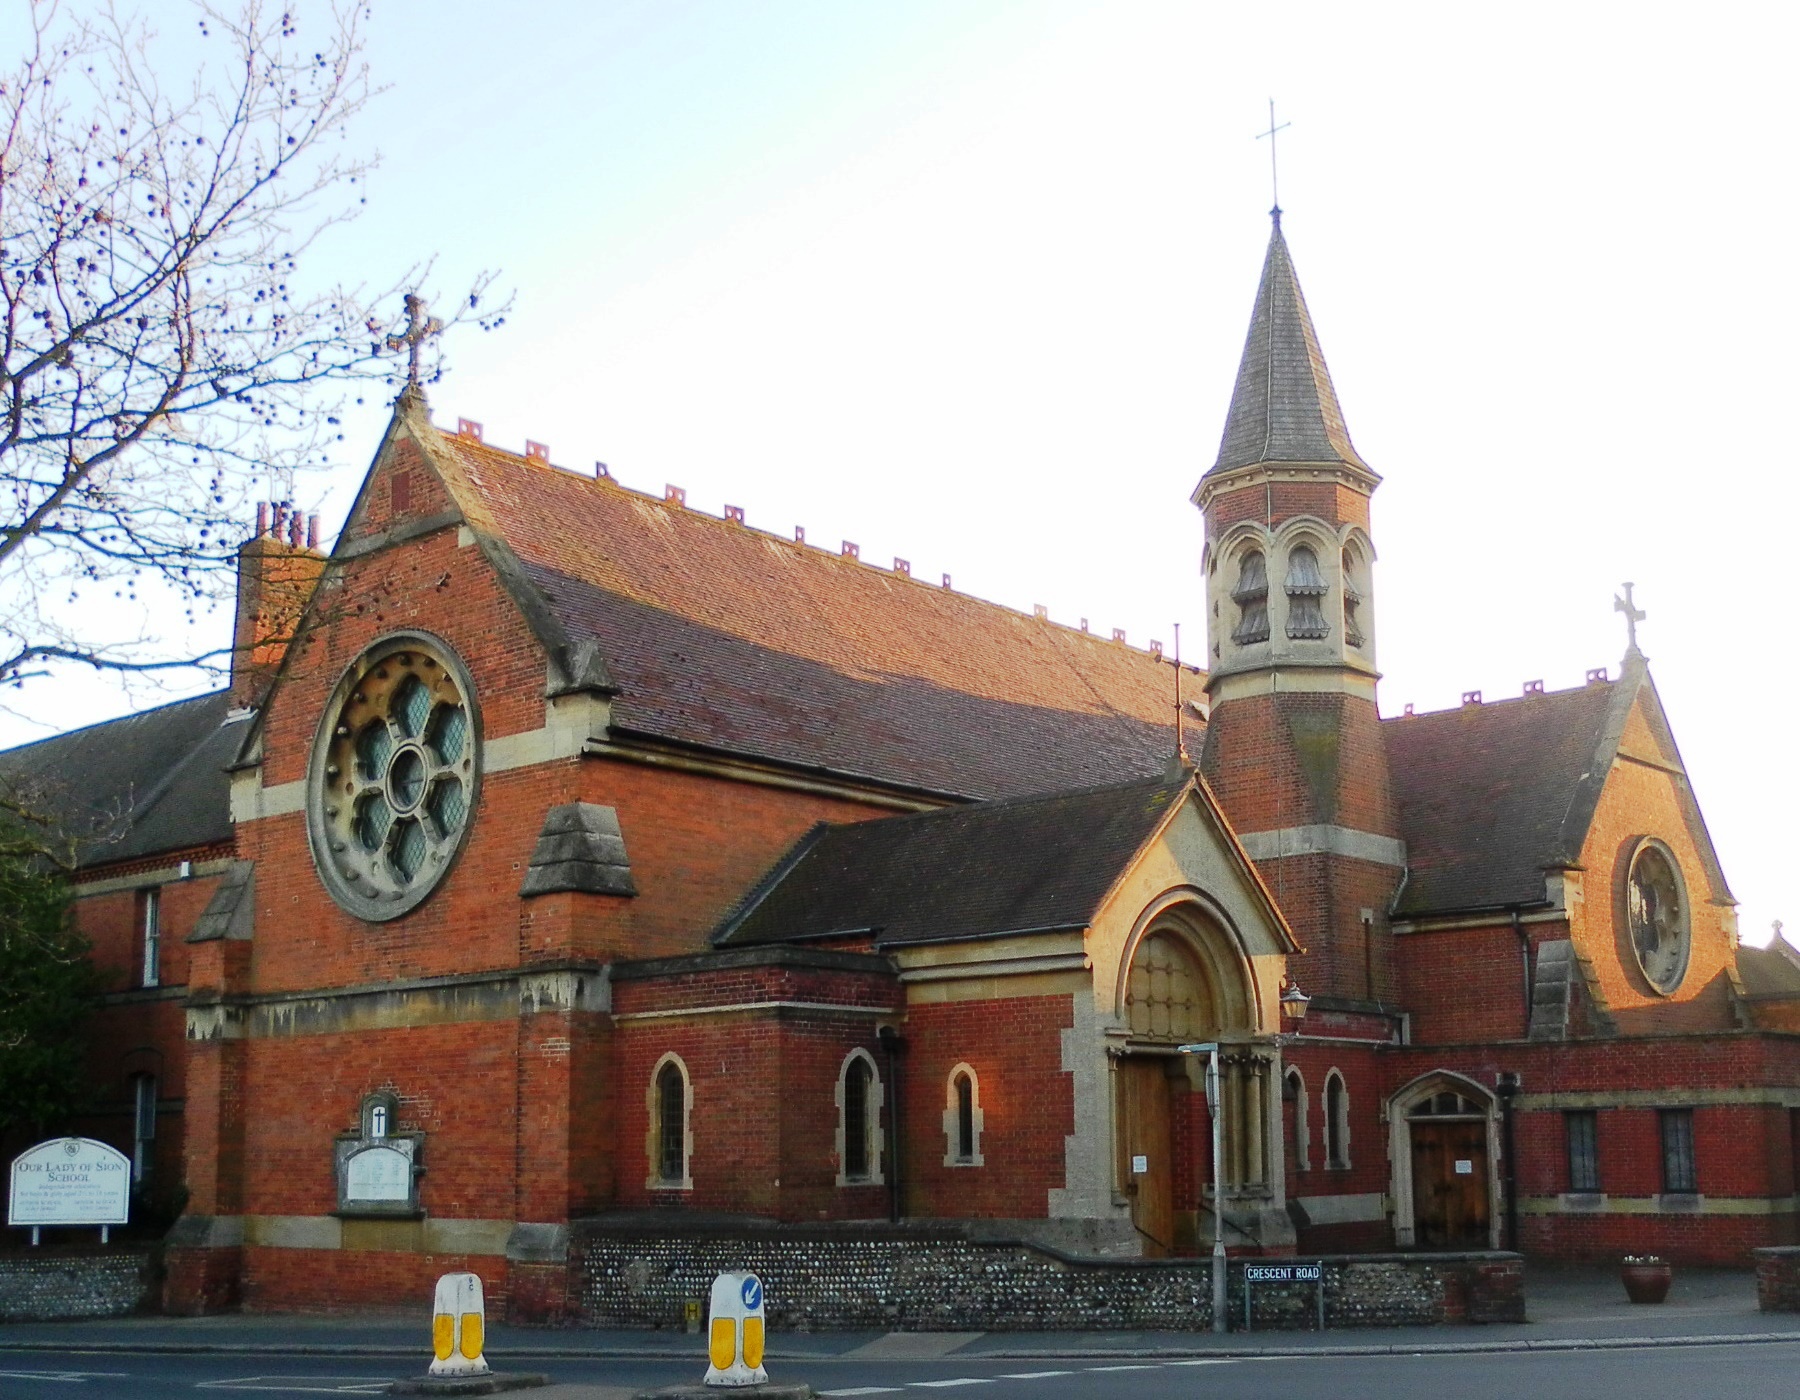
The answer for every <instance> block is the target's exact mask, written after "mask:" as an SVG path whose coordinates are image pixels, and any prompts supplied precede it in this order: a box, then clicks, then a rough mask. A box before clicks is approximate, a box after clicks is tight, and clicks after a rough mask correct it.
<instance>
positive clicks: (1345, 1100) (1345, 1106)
mask: <svg viewBox="0 0 1800 1400" xmlns="http://www.w3.org/2000/svg"><path fill="white" fill-rule="evenodd" d="M1334 1084H1335V1085H1336V1086H1337V1091H1338V1094H1337V1102H1336V1103H1333V1102H1332V1099H1331V1089H1332V1086H1333V1085H1334ZM1319 1113H1320V1123H1321V1125H1322V1129H1323V1132H1324V1134H1325V1152H1324V1156H1325V1170H1326V1171H1328V1172H1347V1171H1349V1170H1350V1086H1349V1084H1347V1083H1346V1082H1345V1080H1344V1072H1343V1071H1342V1070H1340V1069H1339V1068H1338V1067H1337V1066H1336V1065H1333V1066H1332V1067H1331V1068H1330V1069H1328V1070H1326V1071H1325V1087H1324V1088H1322V1089H1321V1090H1320V1091H1319Z"/></svg>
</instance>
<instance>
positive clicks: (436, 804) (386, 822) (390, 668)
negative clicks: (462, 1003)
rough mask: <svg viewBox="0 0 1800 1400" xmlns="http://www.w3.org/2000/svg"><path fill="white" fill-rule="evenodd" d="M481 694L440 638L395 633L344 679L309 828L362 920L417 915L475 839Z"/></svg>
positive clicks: (334, 882) (316, 768)
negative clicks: (477, 698)
mask: <svg viewBox="0 0 1800 1400" xmlns="http://www.w3.org/2000/svg"><path fill="white" fill-rule="evenodd" d="M476 719H477V716H476V713H475V701H474V692H473V689H472V687H471V686H470V683H469V674H468V671H467V670H466V669H465V668H464V667H463V664H462V662H461V661H460V660H459V659H458V658H457V656H456V654H455V653H454V652H453V651H451V650H450V648H449V647H447V646H445V645H444V644H443V643H442V642H440V641H438V640H437V639H435V638H432V637H426V636H422V635H418V634H414V633H407V634H403V635H399V636H394V637H388V638H386V639H385V640H383V641H380V642H378V643H376V644H375V645H374V646H373V647H371V648H370V649H369V650H368V651H367V652H365V653H364V654H363V655H362V656H361V657H360V658H358V660H357V661H356V663H355V664H354V665H352V666H351V667H350V669H349V670H347V671H346V672H345V673H344V676H343V679H342V680H340V681H339V682H338V685H337V689H336V690H335V691H334V692H333V693H332V698H331V703H330V704H329V705H328V706H327V707H326V711H325V716H324V719H323V720H322V721H321V723H320V725H319V733H318V737H317V738H316V739H315V741H314V743H313V761H312V769H311V773H310V775H309V779H308V792H307V833H308V835H309V836H310V837H311V840H312V849H313V861H314V863H315V864H316V865H317V866H318V868H319V873H320V875H321V876H322V877H323V879H324V881H325V886H326V888H327V889H329V890H330V891H331V894H332V897H333V898H335V899H336V900H337V901H338V903H339V904H342V905H343V906H344V907H345V908H346V909H348V910H349V911H350V912H351V913H353V914H355V915H357V916H358V917H359V918H363V919H370V920H382V919H392V918H396V917H398V916H399V915H401V914H404V913H406V912H407V911H408V910H411V909H415V908H417V907H418V906H419V905H420V904H421V903H422V902H423V901H424V899H425V897H426V896H427V895H429V894H430V893H431V891H432V890H433V889H435V888H436V887H437V884H438V882H439V881H440V880H442V879H443V878H444V876H445V875H446V874H447V873H448V872H449V869H450V866H451V864H452V863H453V862H454V860H455V858H456V854H457V852H458V851H459V850H460V849H461V848H462V843H463V840H464V838H465V837H466V836H467V835H468V829H469V816H470V813H471V812H472V811H473V810H474V795H475V788H476V783H477V781H478V779H479V777H480V773H479V770H478V767H477V764H476V756H477V744H476V742H475V736H476V733H477V725H476Z"/></svg>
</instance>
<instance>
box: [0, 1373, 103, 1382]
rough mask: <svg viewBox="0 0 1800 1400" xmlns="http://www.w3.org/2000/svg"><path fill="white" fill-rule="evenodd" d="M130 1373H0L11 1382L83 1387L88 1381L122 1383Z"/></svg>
mask: <svg viewBox="0 0 1800 1400" xmlns="http://www.w3.org/2000/svg"><path fill="white" fill-rule="evenodd" d="M130 1376H131V1372H129V1371H0V1377H4V1378H5V1379H7V1380H9V1381H62V1382H63V1383H64V1384H66V1385H83V1384H85V1383H86V1382H88V1381H122V1380H127V1379H129V1378H130Z"/></svg>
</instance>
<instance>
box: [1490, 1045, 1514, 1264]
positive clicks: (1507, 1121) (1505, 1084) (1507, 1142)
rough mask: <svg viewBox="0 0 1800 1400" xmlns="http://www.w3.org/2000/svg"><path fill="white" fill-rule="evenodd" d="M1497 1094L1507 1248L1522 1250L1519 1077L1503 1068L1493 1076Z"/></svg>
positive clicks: (1512, 1071)
mask: <svg viewBox="0 0 1800 1400" xmlns="http://www.w3.org/2000/svg"><path fill="white" fill-rule="evenodd" d="M1494 1092H1495V1093H1496V1094H1497V1095H1498V1096H1499V1099H1500V1143H1501V1146H1500V1150H1501V1151H1502V1152H1504V1153H1505V1154H1506V1175H1505V1177H1504V1178H1503V1180H1504V1182H1505V1185H1506V1247H1507V1248H1508V1249H1512V1250H1516V1249H1518V1247H1519V1173H1518V1166H1517V1160H1518V1153H1517V1152H1516V1151H1514V1149H1513V1100H1514V1099H1516V1098H1517V1097H1518V1096H1519V1075H1518V1072H1517V1071H1516V1070H1510V1069H1503V1070H1501V1071H1500V1073H1498V1074H1496V1075H1495V1076H1494Z"/></svg>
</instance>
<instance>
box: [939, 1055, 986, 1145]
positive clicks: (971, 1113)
mask: <svg viewBox="0 0 1800 1400" xmlns="http://www.w3.org/2000/svg"><path fill="white" fill-rule="evenodd" d="M944 1089H945V1092H944V1165H945V1166H946V1167H979V1166H981V1165H982V1164H983V1162H984V1161H985V1160H986V1159H985V1158H984V1157H983V1156H982V1155H981V1130H982V1128H983V1127H984V1126H985V1125H984V1119H985V1117H986V1115H985V1114H983V1113H982V1111H981V1081H980V1080H978V1079H977V1078H976V1077H975V1071H974V1069H973V1068H971V1067H970V1066H969V1065H967V1064H961V1065H958V1066H957V1067H956V1068H955V1069H953V1070H951V1071H950V1078H949V1080H948V1082H947V1083H946V1084H945V1086H944Z"/></svg>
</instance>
